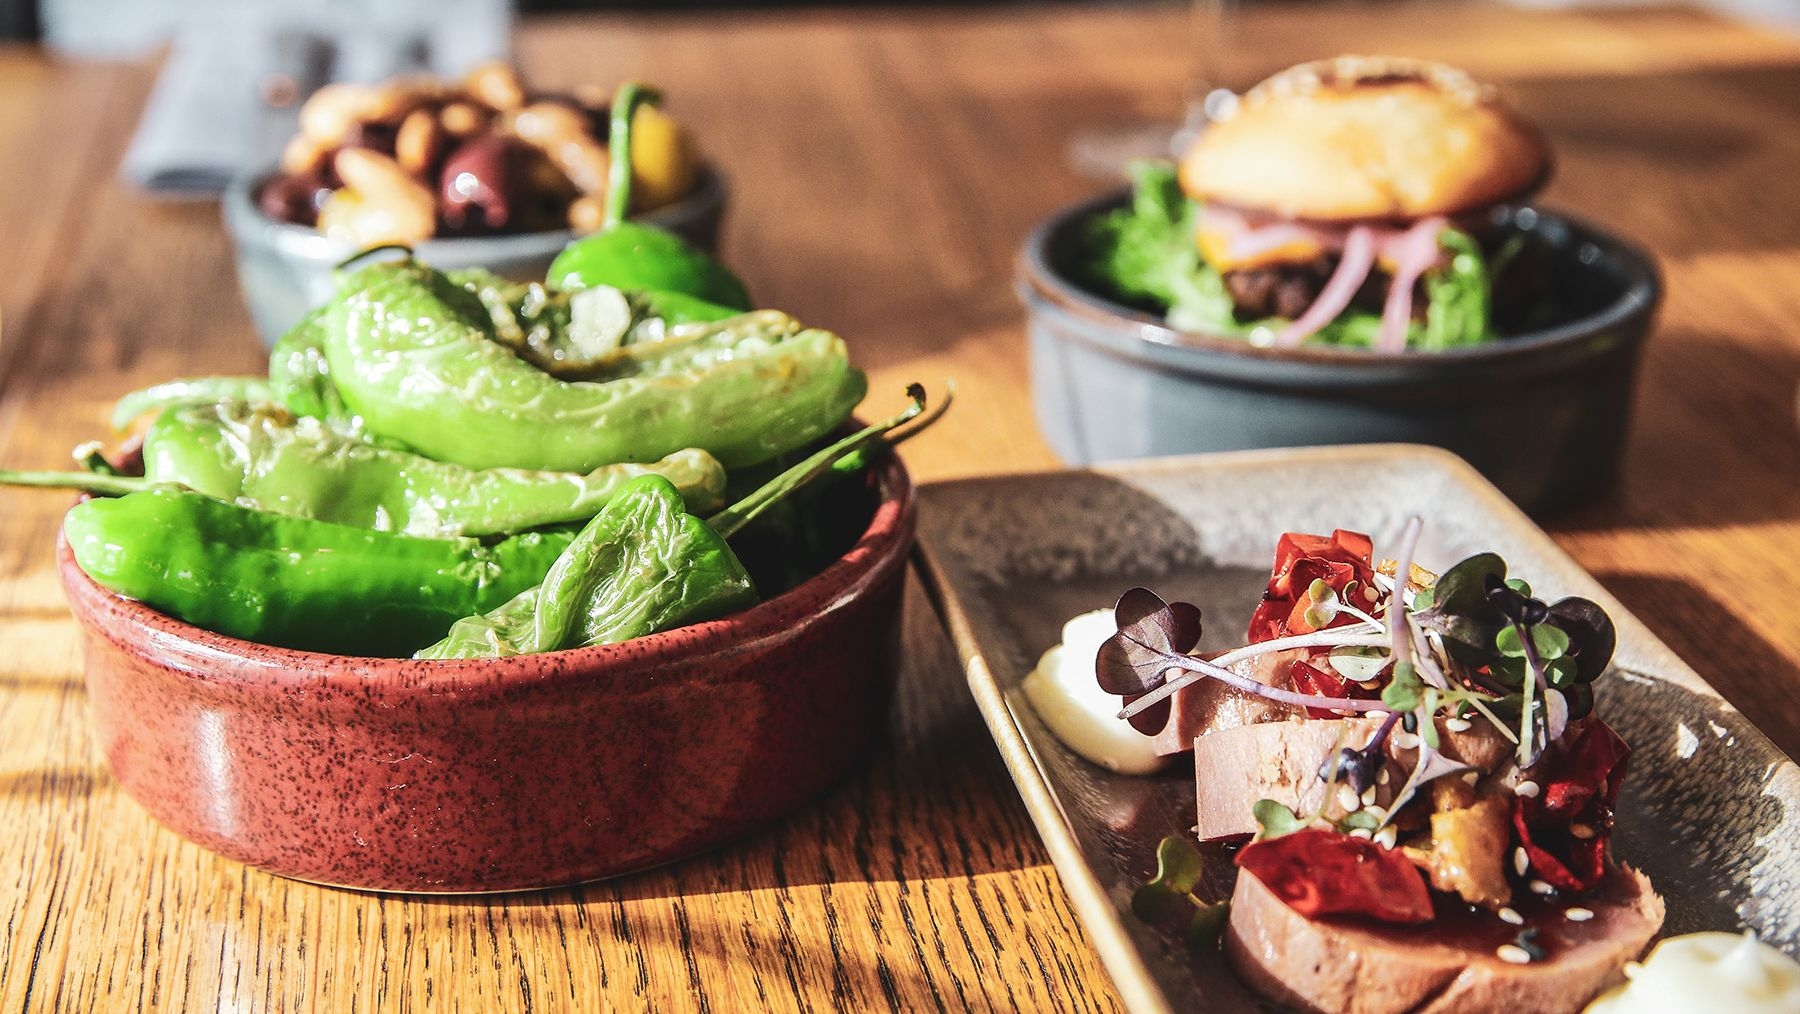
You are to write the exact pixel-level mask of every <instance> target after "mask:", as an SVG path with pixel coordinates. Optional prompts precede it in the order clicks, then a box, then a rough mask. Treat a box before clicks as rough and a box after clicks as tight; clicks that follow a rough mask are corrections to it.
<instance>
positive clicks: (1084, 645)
mask: <svg viewBox="0 0 1800 1014" xmlns="http://www.w3.org/2000/svg"><path fill="white" fill-rule="evenodd" d="M1117 632H1118V627H1116V626H1114V625H1113V614H1112V610H1110V609H1096V610H1094V611H1093V612H1091V613H1082V614H1081V615H1080V616H1077V617H1075V618H1074V619H1071V620H1070V621H1069V622H1067V623H1065V624H1063V630H1062V643H1061V644H1059V645H1057V646H1056V647H1054V648H1051V649H1050V650H1049V651H1046V652H1044V657H1043V658H1041V659H1039V660H1038V665H1037V668H1036V669H1034V670H1032V671H1031V675H1029V676H1027V677H1025V683H1024V687H1025V697H1026V699H1027V700H1029V701H1030V702H1031V706H1032V708H1033V709H1035V710H1036V711H1037V714H1038V717H1039V718H1041V719H1043V721H1044V724H1045V725H1048V726H1049V727H1050V731H1051V732H1053V733H1055V734H1056V738H1057V739H1060V740H1062V741H1063V743H1064V744H1065V745H1066V746H1068V748H1069V749H1071V750H1073V751H1075V752H1076V753H1078V754H1080V755H1082V756H1083V757H1086V758H1087V759H1088V760H1090V761H1093V762H1094V763H1095V764H1098V765H1100V766H1101V767H1104V768H1110V769H1112V770H1114V771H1117V772H1119V773H1121V774H1127V775H1145V774H1149V773H1150V772H1152V771H1155V770H1156V769H1158V768H1160V767H1162V766H1163V765H1164V764H1166V763H1168V759H1167V758H1165V757H1159V756H1157V754H1156V750H1155V749H1154V748H1153V746H1152V744H1153V743H1154V742H1155V741H1154V740H1153V739H1151V738H1150V737H1149V736H1146V735H1144V734H1143V733H1141V732H1139V731H1137V730H1136V729H1133V728H1132V727H1131V723H1130V722H1127V721H1125V720H1124V719H1122V718H1119V717H1118V714H1119V707H1120V701H1119V698H1117V697H1114V696H1113V695H1112V694H1109V693H1107V692H1106V691H1104V690H1102V689H1100V685H1099V684H1098V683H1096V682H1094V656H1095V654H1097V653H1098V652H1099V651H1100V645H1102V644H1104V643H1105V642H1106V639H1107V638H1109V637H1111V636H1112V635H1113V634H1115V633H1117Z"/></svg>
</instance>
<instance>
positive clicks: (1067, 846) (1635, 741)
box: [919, 445, 1800, 1012]
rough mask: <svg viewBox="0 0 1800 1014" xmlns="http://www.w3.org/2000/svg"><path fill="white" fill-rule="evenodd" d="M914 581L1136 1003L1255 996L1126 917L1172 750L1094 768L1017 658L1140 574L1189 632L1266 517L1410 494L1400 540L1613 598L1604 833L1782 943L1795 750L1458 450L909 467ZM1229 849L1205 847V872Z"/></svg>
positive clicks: (1234, 598)
mask: <svg viewBox="0 0 1800 1014" xmlns="http://www.w3.org/2000/svg"><path fill="white" fill-rule="evenodd" d="M919 500H920V504H921V509H920V512H919V541H920V544H921V547H922V549H923V553H924V561H925V569H926V572H927V580H928V584H929V586H930V587H931V589H932V593H933V596H934V597H935V599H936V601H937V602H938V604H939V607H940V610H941V612H942V614H943V616H944V618H945V621H946V622H947V623H948V625H949V627H950V631H951V634H952V636H953V637H954V638H955V640H956V643H957V647H958V650H959V651H960V653H961V655H962V658H963V661H964V664H965V666H966V668H967V670H968V675H969V686H970V688H971V690H973V691H974V694H975V700H976V702H977V704H978V705H979V707H980V709H981V712H982V715H983V716H984V717H985V719H986V720H987V724H988V727H989V729H990V730H992V732H993V735H994V740H995V742H996V743H998V744H999V747H1000V752H1001V755H1002V756H1003V757H1004V759H1005V761H1006V764H1007V766H1008V768H1009V769H1010V770H1011V771H1012V775H1013V778H1014V780H1015V781H1016V782H1017V783H1018V786H1019V792H1020V795H1022V796H1023V797H1024V800H1025V805H1026V806H1027V808H1028V809H1029V810H1030V811H1031V815H1032V818H1033V820H1034V821H1035V822H1036V823H1037V827H1038V831H1039V833H1040V834H1041V835H1042V836H1043V838H1044V843H1045V845H1046V846H1047V847H1048V849H1049V852H1050V856H1051V858H1052V860H1053V861H1054V862H1055V863H1056V867H1057V870H1058V872H1059V873H1060V874H1061V876H1062V880H1063V885H1064V887H1065V888H1066V889H1067V890H1068V893H1069V897H1070V899H1071V901H1072V902H1073V903H1074V906H1075V909H1076V911H1077V912H1078V913H1079V915H1080V917H1081V919H1082V921H1083V923H1084V924H1085V925H1086V927H1087V929H1088V933H1089V935H1090V936H1091V937H1092V939H1093V942H1094V946H1095V947H1096V948H1097V949H1098V950H1099V952H1100V956H1101V958H1102V959H1103V960H1104V961H1105V963H1106V967H1107V970H1108V971H1110V972H1111V973H1112V976H1113V980H1114V982H1115V983H1116V984H1117V986H1118V988H1119V992H1120V994H1121V995H1122V996H1123V997H1124V999H1125V1002H1126V1004H1127V1006H1129V1007H1130V1008H1131V1009H1132V1010H1134V1011H1163V1010H1170V1009H1181V1010H1196V1009H1202V1008H1204V1009H1206V1010H1208V1011H1217V1012H1227V1011H1237V1010H1246V1011H1247V1010H1257V1009H1259V1008H1260V1007H1261V1006H1262V1005H1261V1004H1259V1003H1258V1002H1257V1001H1256V1000H1255V999H1253V998H1252V997H1251V996H1250V994H1249V993H1248V992H1247V991H1246V990H1245V989H1244V988H1243V987H1242V986H1241V985H1239V984H1238V982H1237V981H1236V979H1235V978H1234V977H1233V976H1232V975H1231V973H1230V972H1229V970H1228V969H1226V968H1225V966H1224V964H1223V963H1222V961H1220V960H1219V959H1218V958H1217V957H1216V956H1212V955H1204V956H1198V957H1196V956H1193V955H1190V954H1189V953H1188V952H1187V951H1186V950H1185V949H1184V948H1183V947H1182V946H1181V945H1180V942H1179V941H1178V940H1176V939H1175V938H1174V937H1173V936H1172V935H1168V934H1165V933H1164V932H1163V931H1162V930H1160V929H1158V928H1155V927H1151V926H1147V925H1145V924H1143V923H1141V922H1139V921H1137V920H1136V919H1134V918H1133V917H1132V916H1131V915H1130V913H1129V911H1128V909H1127V905H1128V903H1129V899H1130V896H1131V891H1132V889H1133V888H1134V887H1135V886H1136V885H1137V884H1139V883H1141V882H1143V880H1145V879H1146V878H1147V877H1148V876H1149V875H1150V874H1151V873H1153V872H1154V867H1155V848H1156V842H1157V840H1158V839H1160V838H1162V837H1163V836H1164V835H1167V834H1171V833H1176V832H1179V831H1180V830H1181V829H1183V828H1188V827H1191V826H1192V825H1193V823H1194V796H1193V771H1192V769H1191V767H1190V768H1187V769H1185V770H1176V771H1172V772H1169V773H1166V774H1162V775H1157V776H1153V777H1149V778H1137V777H1130V776H1122V775H1115V774H1112V773H1111V772H1108V771H1105V770H1102V769H1100V768H1098V767H1095V766H1094V765H1091V764H1089V763H1087V762H1086V761H1084V760H1082V759H1081V758H1080V757H1078V756H1076V755H1074V754H1072V753H1070V752H1069V751H1068V750H1067V749H1066V748H1064V747H1063V746H1062V744H1061V743H1059V742H1058V741H1057V740H1056V739H1055V737H1053V736H1052V735H1051V734H1050V733H1049V731H1048V730H1047V729H1046V728H1045V727H1044V726H1043V725H1042V724H1041V723H1040V722H1039V721H1038V719H1037V717H1036V715H1034V714H1033V713H1032V709H1031V705H1030V704H1029V702H1027V701H1026V699H1025V697H1024V694H1023V693H1022V692H1021V691H1020V690H1019V682H1020V681H1021V680H1022V679H1024V677H1025V674H1026V673H1027V672H1029V671H1030V670H1031V668H1032V666H1033V665H1035V664H1036V660H1037V657H1038V655H1039V654H1040V653H1042V652H1043V651H1044V650H1045V649H1046V648H1049V647H1050V646H1051V645H1053V644H1055V643H1056V642H1057V641H1058V639H1059V638H1060V631H1061V628H1062V623H1063V621H1064V620H1066V619H1067V618H1068V617H1070V616H1073V615H1075V614H1076V613H1079V612H1083V611H1086V610H1089V609H1096V608H1103V607H1107V606H1110V605H1111V604H1112V602H1113V600H1114V599H1115V598H1117V597H1118V595H1119V593H1120V592H1121V591H1123V590H1124V589H1126V588H1128V587H1130V586H1132V585H1135V584H1142V585H1147V586H1149V587H1151V588H1154V589H1156V590H1157V591H1158V592H1160V593H1162V594H1163V595H1164V597H1166V598H1170V599H1176V598H1183V599H1188V600H1190V601H1193V602H1197V603H1199V604H1200V606H1201V607H1202V608H1203V609H1204V610H1205V611H1206V616H1207V620H1208V622H1207V625H1206V626H1207V640H1206V641H1205V642H1203V645H1202V646H1203V647H1205V648H1222V647H1227V646H1228V645H1227V644H1226V642H1227V641H1228V640H1230V639H1231V638H1233V637H1234V636H1237V635H1238V634H1240V633H1241V632H1242V630H1243V629H1244V626H1245V624H1246V623H1247V622H1248V619H1249V615H1250V611H1251V609H1252V608H1254V606H1255V604H1256V602H1257V599H1258V596H1259V595H1260V594H1261V591H1262V586H1263V584H1264V582H1265V581H1266V580H1267V576H1268V567H1269V560H1270V557H1271V554H1272V553H1273V551H1274V545H1275V539H1276V537H1277V536H1279V535H1280V534H1281V533H1282V532H1284V531H1311V532H1321V531H1330V530H1331V529H1332V528H1352V529H1358V530H1361V531H1365V532H1368V533H1369V534H1371V535H1373V536H1374V537H1375V542H1376V546H1377V547H1380V546H1382V545H1384V544H1391V542H1392V540H1393V539H1394V538H1395V536H1396V535H1397V534H1398V533H1399V530H1400V527H1401V525H1402V524H1403V523H1404V522H1405V520H1406V518H1407V516H1408V515H1411V514H1415V513H1417V514H1422V515H1424V516H1425V518H1426V526H1425V536H1424V539H1423V541H1422V542H1421V544H1420V547H1419V556H1418V559H1419V562H1420V563H1421V564H1422V565H1424V566H1426V567H1432V568H1441V567H1444V566H1447V565H1448V564H1450V563H1453V562H1455V561H1456V560H1459V559H1461V558H1463V557H1464V556H1467V555H1469V554H1471V553H1475V552H1479V551H1481V550H1486V549H1492V550H1496V551H1498V552H1499V553H1501V554H1502V555H1503V556H1505V557H1506V559H1507V562H1508V564H1509V567H1510V569H1511V570H1512V572H1513V573H1515V574H1519V575H1521V576H1524V577H1526V578H1527V579H1528V580H1530V581H1531V583H1532V585H1533V586H1534V587H1536V588H1538V589H1539V590H1541V591H1542V592H1544V593H1546V594H1549V595H1552V596H1562V595H1585V596H1587V597H1589V598H1591V599H1593V600H1595V601H1596V602H1599V603H1600V604H1601V605H1603V606H1604V607H1606V609H1607V611H1608V612H1609V613H1611V615H1612V616H1613V618H1614V620H1615V621H1616V622H1617V625H1618V631H1619V648H1618V653H1617V656H1616V659H1615V664H1616V668H1617V671H1616V672H1614V673H1613V674H1611V675H1609V676H1608V677H1605V678H1604V681H1603V682H1602V683H1601V684H1600V687H1601V693H1600V705H1599V707H1600V713H1601V714H1602V715H1604V716H1605V717H1606V719H1607V721H1609V722H1611V723H1612V724H1613V725H1614V726H1615V727H1616V728H1617V729H1618V730H1619V732H1620V734H1622V735H1623V736H1624V737H1625V738H1626V740H1627V741H1629V742H1630V743H1631V745H1632V747H1633V749H1634V751H1635V752H1634V755H1633V758H1632V768H1631V774H1630V778H1629V780H1628V781H1627V783H1626V787H1625V794H1624V798H1623V799H1622V801H1621V803H1620V819H1619V825H1618V835H1617V838H1616V840H1615V852H1616V854H1617V855H1619V856H1620V857H1621V858H1622V859H1624V860H1626V861H1628V862H1630V863H1632V864H1633V865H1635V866H1638V867H1640V868H1642V869H1643V870H1644V871H1645V872H1646V873H1648V874H1649V875H1650V877H1651V878H1652V880H1653V881H1654V882H1655V884H1656V887H1657V889H1658V890H1659V891H1661V892H1662V894H1663V896H1664V898H1665V899H1666V900H1667V901H1668V921H1667V924H1666V926H1665V930H1666V931H1667V932H1668V933H1686V932H1691V931H1694V930H1702V929H1724V930H1735V929H1738V928H1740V927H1749V928H1753V929H1755V930H1756V931H1757V933H1759V934H1760V935H1761V936H1762V937H1763V939H1765V940H1767V941H1769V942H1770V943H1772V944H1774V945H1775V946H1777V947H1780V948H1782V949H1783V950H1785V951H1787V952H1788V953H1790V954H1794V953H1797V952H1800V769H1797V768H1796V767H1795V765H1794V763H1793V762H1792V761H1791V760H1789V759H1788V758H1787V757H1786V756H1784V755H1783V754H1782V753H1781V751H1779V750H1777V749H1776V748H1775V747H1774V746H1773V745H1772V744H1770V742H1769V741H1768V739H1766V738H1765V737H1764V736H1763V735H1762V733H1760V732H1758V731H1757V730H1756V729H1755V727H1754V726H1752V725H1751V724H1750V723H1749V722H1748V721H1747V720H1746V719H1745V718H1744V717H1743V716H1742V715H1740V714H1739V713H1738V712H1737V711H1736V710H1735V709H1733V708H1732V707H1731V706H1730V705H1729V704H1726V703H1725V702H1724V701H1723V700H1721V699H1720V698H1719V695H1718V694H1717V693H1715V692H1714V691H1713V689H1712V688H1711V687H1709V686H1707V684H1706V681H1705V680H1703V679H1701V678H1700V677H1699V676H1698V675H1697V674H1696V673H1695V672H1694V671H1693V670H1692V669H1690V668H1688V666H1687V665H1686V664H1684V663H1683V662H1682V661H1681V660H1680V659H1678V658H1676V657H1675V655H1674V654H1673V653H1671V652H1670V651H1669V649H1668V648H1667V647H1665V646H1664V645H1663V644H1662V642H1661V641H1659V640H1657V639H1656V637H1655V636H1653V635H1652V634H1651V633H1650V632H1649V631H1648V630H1647V629H1645V628H1644V625H1643V624H1642V623H1640V622H1638V620H1637V618H1636V617H1634V616H1632V615H1631V614H1630V613H1628V612H1626V611H1625V608H1624V607H1623V606H1621V605H1620V604H1619V603H1618V601H1617V600H1616V599H1614V598H1613V597H1612V596H1611V595H1608V594H1607V593H1606V591H1605V590H1604V589H1602V588H1601V587H1600V585H1599V584H1598V583H1597V582H1596V581H1595V580H1594V579H1593V578H1592V577H1590V576H1588V574H1587V573H1586V572H1584V571H1583V570H1582V569H1581V568H1580V567H1578V566H1576V564H1575V563H1574V561H1572V560H1570V559H1569V557H1568V556H1566V555H1565V554H1564V553H1563V552H1562V551H1561V550H1560V549H1558V548H1557V547H1556V545H1555V544H1554V543H1552V542H1551V541H1550V539H1549V537H1548V536H1546V535H1545V534H1544V533H1543V532H1542V531H1540V530H1539V529H1538V528H1537V527H1536V526H1535V525H1533V524H1532V523H1531V521H1530V520H1528V519H1527V518H1526V517H1525V515H1524V514H1522V513H1520V512H1519V510H1518V509H1517V508H1515V507H1514V506H1513V505H1512V504H1511V503H1509V502H1508V501H1507V500H1506V499H1505V498H1504V497H1502V496H1501V495H1500V494H1499V493H1498V492H1497V491H1496V490H1495V489H1494V488H1493V487H1492V486H1490V485H1489V484H1488V483H1487V482H1486V481H1485V480H1483V479H1482V478H1481V477H1480V476H1479V475H1477V474H1476V473H1475V471H1474V470H1473V469H1471V468H1470V467H1469V466H1468V465H1466V464H1464V463H1463V462H1462V460H1461V459H1459V458H1456V457H1454V456H1452V455H1450V454H1448V453H1445V452H1443V451H1438V450H1433V449H1430V448H1423V447H1413V446H1406V445H1373V446H1360V447H1336V448H1302V449H1297V450H1281V451H1253V452H1243V453H1232V454H1217V455H1203V456H1198V457H1190V458H1166V459H1161V460H1156V461H1147V462H1138V463H1131V464H1122V465H1115V466H1110V467H1101V468H1098V469H1095V470H1092V471H1080V472H1055V473H1044V474H1037V475H1019V476H1006V477H1000V478H991V479H971V480H965V481H960V482H948V483H939V484H935V485H931V486H927V487H925V488H924V489H922V490H920V494H919ZM1231 875H1232V871H1231V869H1230V868H1229V865H1228V864H1226V863H1223V862H1218V863H1215V864H1214V868H1212V869H1209V871H1208V881H1207V885H1206V886H1207V888H1208V889H1209V890H1211V891H1213V892H1214V896H1216V897H1223V896H1225V895H1227V894H1228V893H1229V891H1228V885H1229V881H1230V877H1231Z"/></svg>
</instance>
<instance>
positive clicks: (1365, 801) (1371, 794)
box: [1362, 785, 1375, 806]
mask: <svg viewBox="0 0 1800 1014" xmlns="http://www.w3.org/2000/svg"><path fill="white" fill-rule="evenodd" d="M1362 805H1364V806H1374V805H1375V786H1373V785H1371V786H1369V787H1368V788H1366V789H1364V790H1363V794H1362Z"/></svg>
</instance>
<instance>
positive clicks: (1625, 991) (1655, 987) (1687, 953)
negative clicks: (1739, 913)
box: [1586, 933, 1800, 1014]
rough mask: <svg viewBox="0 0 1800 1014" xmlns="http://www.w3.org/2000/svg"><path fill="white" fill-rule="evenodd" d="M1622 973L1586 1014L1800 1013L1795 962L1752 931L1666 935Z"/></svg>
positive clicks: (1799, 982)
mask: <svg viewBox="0 0 1800 1014" xmlns="http://www.w3.org/2000/svg"><path fill="white" fill-rule="evenodd" d="M1625 977H1626V980H1627V981H1626V982H1625V984H1624V985H1621V986H1618V987H1616V988H1614V989H1611V990H1608V991H1607V992H1606V993H1604V994H1602V995H1601V996H1600V998H1599V999H1597V1000H1595V1001H1594V1002H1593V1003H1591V1004H1588V1008H1587V1012H1586V1014H1663V1012H1665V1011H1666V1012H1668V1014H1691V1012H1694V1011H1713V1010H1716V1011H1732V1012H1733V1014H1765V1012H1767V1014H1800V963H1797V962H1795V961H1794V959H1793V958H1790V957H1788V956H1787V955H1785V954H1783V953H1781V952H1780V951H1778V950H1776V949H1775V948H1773V947H1770V946H1769V945H1768V944H1765V943H1763V942H1762V941H1760V940H1758V939H1756V934H1754V933H1745V934H1743V935H1742V936H1738V935H1735V934H1731V933H1689V934H1687V935H1685V936H1679V937H1670V938H1669V939H1667V940H1664V941H1663V942H1662V943H1660V944H1657V945H1656V946H1655V947H1654V948H1652V949H1651V951H1650V956H1649V957H1647V958H1645V959H1644V961H1643V962H1642V963H1641V964H1640V963H1638V962H1635V961H1634V962H1632V963H1631V964H1628V965H1626V966H1625Z"/></svg>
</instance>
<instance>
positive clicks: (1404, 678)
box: [1381, 662, 1425, 711]
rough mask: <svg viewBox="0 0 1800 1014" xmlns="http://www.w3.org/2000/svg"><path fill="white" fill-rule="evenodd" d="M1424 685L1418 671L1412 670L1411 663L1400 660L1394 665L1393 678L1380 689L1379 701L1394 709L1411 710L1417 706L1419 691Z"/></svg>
mask: <svg viewBox="0 0 1800 1014" xmlns="http://www.w3.org/2000/svg"><path fill="white" fill-rule="evenodd" d="M1424 687H1425V684H1424V683H1422V682H1420V680H1419V675H1418V673H1416V672H1414V671H1413V667H1412V664H1411V663H1408V662H1402V663H1400V664H1399V665H1396V666H1394V678H1393V679H1391V680H1389V681H1388V685H1387V686H1386V687H1385V688H1384V689H1383V690H1382V691H1381V703H1383V704H1385V705H1387V706H1388V707H1390V708H1393V709H1394V710H1395V711H1412V710H1413V709H1415V708H1417V707H1418V706H1419V701H1420V693H1421V691H1422V690H1423V689H1424Z"/></svg>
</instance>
